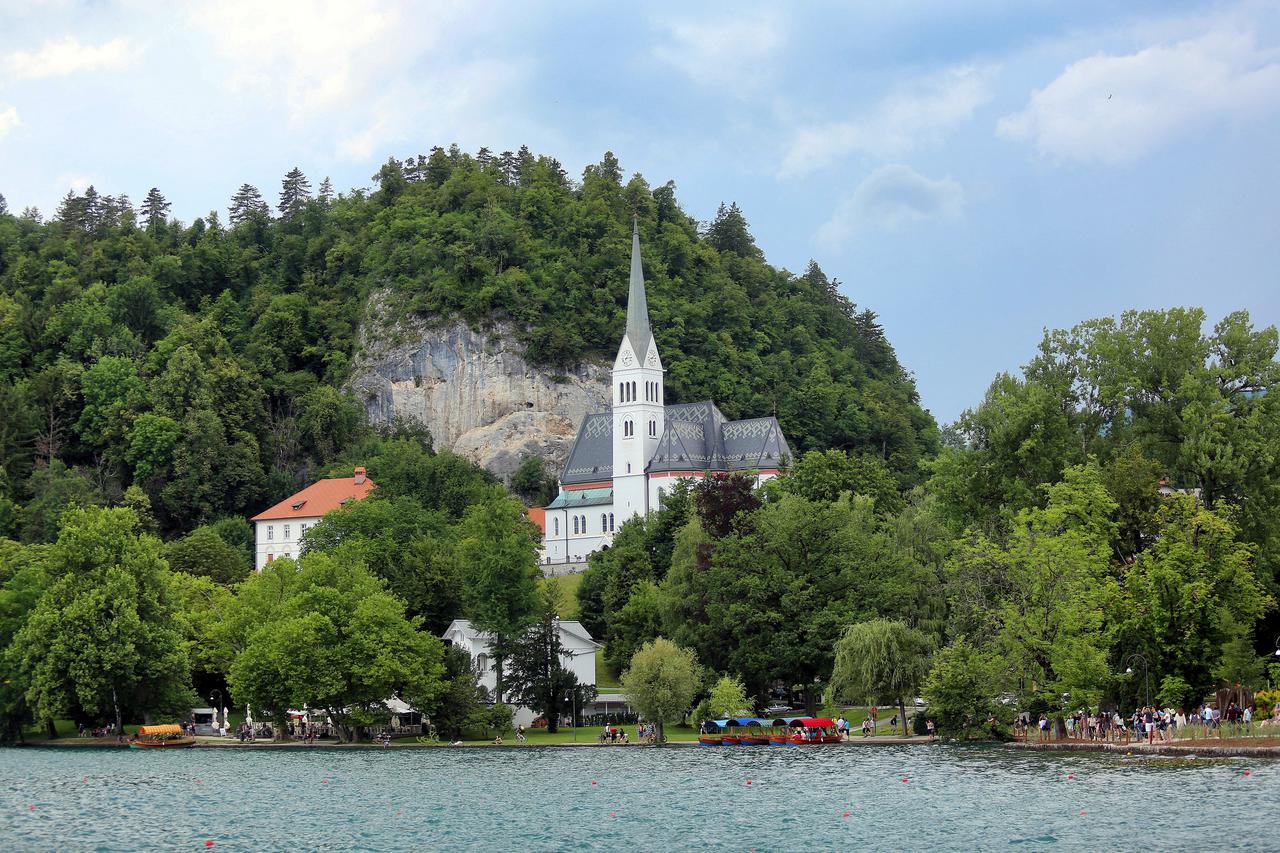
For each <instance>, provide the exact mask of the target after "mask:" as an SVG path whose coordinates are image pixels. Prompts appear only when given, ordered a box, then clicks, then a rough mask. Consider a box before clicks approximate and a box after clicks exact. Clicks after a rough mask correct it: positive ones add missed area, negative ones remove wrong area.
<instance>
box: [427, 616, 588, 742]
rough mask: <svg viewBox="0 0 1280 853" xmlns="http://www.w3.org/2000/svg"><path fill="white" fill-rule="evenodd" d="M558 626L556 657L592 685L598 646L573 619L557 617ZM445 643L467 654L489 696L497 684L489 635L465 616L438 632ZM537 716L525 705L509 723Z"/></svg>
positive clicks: (526, 721) (522, 722)
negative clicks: (474, 625) (479, 629)
mask: <svg viewBox="0 0 1280 853" xmlns="http://www.w3.org/2000/svg"><path fill="white" fill-rule="evenodd" d="M557 623H558V624H559V626H560V646H561V650H562V651H561V655H560V660H561V662H562V664H563V666H564V668H565V669H567V670H569V671H571V672H572V673H573V674H574V675H576V676H577V677H578V683H579V684H585V685H590V686H591V687H595V686H596V654H597V653H598V652H599V651H600V649H601V648H602V646H601V645H600V644H599V643H597V642H596V641H595V640H593V639H591V634H589V633H587V629H586V628H583V627H582V623H581V622H578V621H576V620H569V619H561V620H557ZM442 636H443V637H444V640H445V642H446V643H448V644H449V645H451V646H455V647H457V648H459V649H462V650H464V651H465V652H466V653H467V654H469V655H471V661H472V663H474V664H475V667H476V672H477V673H478V674H479V676H480V679H479V680H480V685H481V686H482V687H484V689H485V690H488V691H489V694H490V695H492V694H493V691H494V690H495V689H496V688H497V686H498V669H497V665H496V663H495V662H494V659H493V645H492V644H493V637H492V635H490V634H486V633H484V632H482V631H477V630H476V629H475V628H474V627H472V625H471V621H470V620H468V619H454V620H453V621H452V622H450V623H449V627H448V628H446V629H445V632H444V634H443V635H442ZM536 716H537V715H536V714H535V713H534V712H533V711H531V710H530V709H528V708H523V707H517V708H516V713H515V720H514V722H513V723H512V725H518V726H519V725H522V726H526V727H527V726H528V725H529V724H530V723H532V722H533V720H534V718H535V717H536Z"/></svg>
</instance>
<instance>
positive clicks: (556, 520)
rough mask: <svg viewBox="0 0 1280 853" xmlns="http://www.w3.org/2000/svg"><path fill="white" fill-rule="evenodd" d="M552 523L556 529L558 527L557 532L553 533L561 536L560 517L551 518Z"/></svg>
mask: <svg viewBox="0 0 1280 853" xmlns="http://www.w3.org/2000/svg"><path fill="white" fill-rule="evenodd" d="M551 524H552V526H554V527H555V529H556V531H555V533H554V534H553V535H555V536H559V535H560V519H558V518H553V519H551Z"/></svg>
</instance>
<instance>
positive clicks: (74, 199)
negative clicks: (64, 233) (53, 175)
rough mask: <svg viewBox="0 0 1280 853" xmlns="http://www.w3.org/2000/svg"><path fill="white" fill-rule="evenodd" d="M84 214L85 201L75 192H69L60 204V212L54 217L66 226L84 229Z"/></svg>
mask: <svg viewBox="0 0 1280 853" xmlns="http://www.w3.org/2000/svg"><path fill="white" fill-rule="evenodd" d="M84 213H85V211H84V199H83V198H81V197H80V196H78V195H76V194H75V191H74V190H67V194H66V195H64V196H63V197H62V201H61V202H59V203H58V212H57V213H56V214H54V216H55V217H56V218H57V220H58V221H59V222H62V223H63V224H65V225H69V226H71V227H73V228H83V227H84V221H85V215H84Z"/></svg>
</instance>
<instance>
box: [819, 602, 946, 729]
mask: <svg viewBox="0 0 1280 853" xmlns="http://www.w3.org/2000/svg"><path fill="white" fill-rule="evenodd" d="M932 651H933V640H932V639H930V637H929V636H928V635H927V634H925V633H923V632H921V631H918V630H916V629H915V628H910V627H908V626H907V624H906V623H905V622H896V621H893V620H890V619H873V620H872V621H870V622H858V623H856V624H854V625H850V626H849V627H848V629H847V630H846V631H845V632H844V636H842V637H841V638H840V639H839V640H837V641H836V647H835V668H834V670H833V671H832V673H831V690H832V693H833V694H834V695H835V696H836V697H838V698H841V699H853V700H855V701H865V702H867V703H871V702H892V703H893V704H895V705H897V706H898V713H899V718H900V719H901V720H902V734H903V735H904V736H905V735H906V734H907V708H906V701H905V699H904V697H906V696H909V695H910V696H914V695H915V694H916V692H917V691H918V690H919V689H920V685H921V683H922V682H923V681H924V678H925V675H926V674H927V673H928V672H929V655H930V653H931V652H932Z"/></svg>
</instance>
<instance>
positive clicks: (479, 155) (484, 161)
mask: <svg viewBox="0 0 1280 853" xmlns="http://www.w3.org/2000/svg"><path fill="white" fill-rule="evenodd" d="M476 163H477V164H478V165H479V166H480V168H481V169H488V168H489V166H490V165H491V164H492V163H493V152H492V151H490V150H489V149H488V147H484V148H481V149H480V150H479V151H477V152H476Z"/></svg>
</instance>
